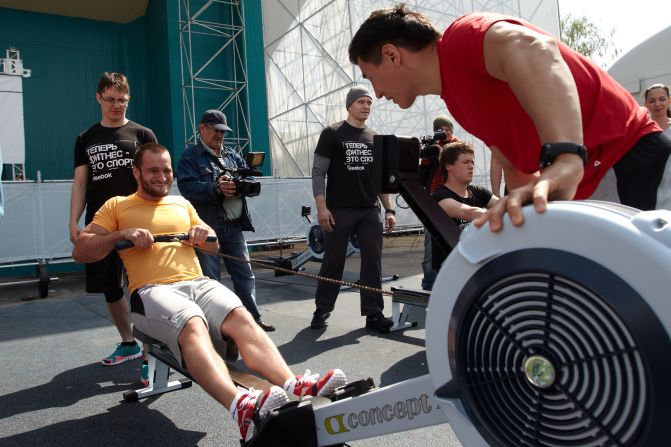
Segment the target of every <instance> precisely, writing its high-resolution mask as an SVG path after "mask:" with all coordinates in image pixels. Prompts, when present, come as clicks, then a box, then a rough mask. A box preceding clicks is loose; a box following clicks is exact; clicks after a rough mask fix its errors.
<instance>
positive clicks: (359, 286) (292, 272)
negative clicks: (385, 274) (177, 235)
mask: <svg viewBox="0 0 671 447" xmlns="http://www.w3.org/2000/svg"><path fill="white" fill-rule="evenodd" d="M179 242H181V243H182V244H183V245H188V246H189V247H193V248H194V249H196V250H200V251H201V252H203V253H208V254H211V255H215V256H220V257H222V258H226V259H231V260H233V261H236V262H246V263H247V264H251V265H255V266H258V267H261V268H265V269H269V270H275V271H278V272H283V273H288V274H290V275H298V276H303V277H304V278H310V279H315V280H317V281H324V282H328V283H331V284H338V285H344V286H348V287H353V288H355V289H360V290H364V291H366V292H373V293H381V294H382V295H389V296H393V295H394V293H393V292H390V291H388V290H383V289H377V288H375V287H370V286H364V285H362V284H357V283H354V282H349V281H342V280H340V281H339V280H337V279H332V278H326V277H324V276H319V275H313V274H311V273H303V272H298V271H296V270H289V269H285V268H284V267H277V266H275V267H270V266H269V265H268V264H264V263H262V262H259V261H254V260H251V259H250V260H247V259H242V258H238V257H236V256H231V255H226V254H224V253H219V252H218V251H212V250H206V249H204V248H201V247H198V246H195V245H192V244H189V243H188V242H186V241H179Z"/></svg>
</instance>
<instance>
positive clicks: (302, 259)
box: [271, 206, 359, 276]
mask: <svg viewBox="0 0 671 447" xmlns="http://www.w3.org/2000/svg"><path fill="white" fill-rule="evenodd" d="M310 212H311V209H310V207H309V206H303V207H301V216H302V217H304V218H305V221H306V222H307V232H306V235H305V242H306V243H307V248H306V249H305V250H303V251H302V252H300V253H296V254H293V255H291V256H289V257H288V258H284V257H282V256H279V257H274V258H271V261H273V262H274V263H275V265H276V266H277V267H281V268H283V269H286V270H293V271H294V272H297V271H299V270H300V269H301V267H303V265H305V263H307V262H309V261H321V260H322V259H324V230H322V227H321V226H320V225H319V224H318V223H312V221H311V220H310ZM358 252H359V243H358V241H357V237H356V234H355V233H352V234H351V235H350V239H349V241H348V243H347V251H346V254H345V257H347V258H349V257H350V256H352V255H353V254H354V253H358ZM290 274H291V273H288V272H284V271H282V270H275V276H284V275H290Z"/></svg>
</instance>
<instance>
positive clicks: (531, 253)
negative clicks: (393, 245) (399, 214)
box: [427, 201, 671, 447]
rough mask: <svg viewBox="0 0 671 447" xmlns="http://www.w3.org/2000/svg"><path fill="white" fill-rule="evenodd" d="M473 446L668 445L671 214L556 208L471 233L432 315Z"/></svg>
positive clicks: (444, 392)
mask: <svg viewBox="0 0 671 447" xmlns="http://www.w3.org/2000/svg"><path fill="white" fill-rule="evenodd" d="M427 357H428V362H429V371H430V374H431V379H432V381H433V384H434V387H435V389H436V395H437V397H438V400H439V401H440V402H441V407H442V408H443V409H444V411H445V412H446V413H447V416H448V418H449V420H450V422H451V424H452V428H453V429H454V431H455V432H456V433H457V435H458V436H459V437H460V439H461V441H462V443H463V444H464V445H466V446H472V445H474V446H475V445H492V446H515V447H517V446H569V445H570V446H611V445H612V446H637V447H638V446H659V445H664V444H665V443H666V439H667V437H668V427H667V426H666V425H668V423H669V421H671V375H670V373H671V212H669V211H649V212H640V211H638V210H634V209H632V208H628V207H624V206H620V205H613V204H607V203H604V202H589V201H585V202H557V203H553V204H551V205H550V206H549V207H548V210H547V211H546V212H545V213H543V214H537V213H536V212H535V211H534V210H533V209H531V208H526V209H525V224H524V225H523V226H522V227H513V226H512V224H511V223H510V221H506V222H505V228H504V230H503V231H502V232H500V233H491V232H490V231H489V229H488V228H487V227H486V226H485V227H484V228H482V229H475V228H468V229H467V230H466V231H464V233H463V234H462V237H461V240H460V243H459V245H458V246H457V247H456V248H455V250H453V252H452V253H451V254H450V256H449V258H448V259H447V260H446V262H445V263H444V265H443V267H442V269H441V271H440V274H439V276H438V278H437V281H436V283H435V285H434V288H433V291H432V293H431V298H430V302H429V307H428V310H427Z"/></svg>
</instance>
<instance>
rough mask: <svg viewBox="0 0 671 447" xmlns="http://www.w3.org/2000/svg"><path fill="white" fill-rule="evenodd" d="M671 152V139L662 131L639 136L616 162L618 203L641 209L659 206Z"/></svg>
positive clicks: (645, 209)
mask: <svg viewBox="0 0 671 447" xmlns="http://www.w3.org/2000/svg"><path fill="white" fill-rule="evenodd" d="M670 154H671V139H669V138H668V137H667V136H666V135H664V134H663V133H662V132H653V133H650V134H647V135H644V136H643V137H641V139H640V140H638V141H637V142H636V144H635V145H634V147H632V148H631V150H630V151H629V152H627V153H626V154H625V155H624V157H622V158H621V159H620V160H619V161H618V162H617V163H615V165H614V166H613V170H614V171H615V175H616V176H617V194H618V196H619V197H620V203H622V204H623V205H628V206H632V207H634V208H638V209H640V210H643V211H649V210H654V209H657V208H658V204H657V197H658V189H659V187H660V183H661V181H662V177H663V176H664V171H665V168H666V165H667V161H668V159H669V155H670Z"/></svg>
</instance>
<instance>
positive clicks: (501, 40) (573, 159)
mask: <svg viewBox="0 0 671 447" xmlns="http://www.w3.org/2000/svg"><path fill="white" fill-rule="evenodd" d="M484 55H485V66H486V68H487V71H488V72H489V74H490V75H492V76H493V77H495V78H497V79H499V80H501V81H503V82H506V83H507V84H508V85H509V86H510V89H511V90H512V92H513V94H514V95H515V97H516V98H517V100H518V101H519V102H520V105H521V106H522V107H523V108H524V110H525V111H526V112H527V113H528V114H529V117H530V118H531V120H532V121H533V122H534V125H535V127H536V130H537V132H538V135H539V137H540V140H541V143H558V142H573V143H576V144H581V143H582V141H583V135H582V116H581V110H580V101H579V97H578V89H577V87H576V84H575V81H574V79H573V76H572V74H571V72H570V70H569V68H568V66H567V65H566V62H564V60H563V59H562V57H561V54H560V52H559V46H558V43H557V42H556V41H555V40H554V39H553V38H551V37H549V36H546V35H543V34H540V33H538V32H536V31H533V30H531V29H529V28H526V27H523V26H520V25H516V24H512V23H507V22H497V23H496V24H494V25H492V26H491V27H490V28H489V30H488V31H487V33H486V34H485V39H484ZM548 104H552V107H548ZM529 156H530V157H534V158H535V159H540V147H539V148H538V149H537V151H536V150H534V151H533V152H532V153H529ZM499 160H500V159H499ZM503 169H504V173H505V176H506V182H507V183H508V185H509V187H508V189H509V195H508V196H507V197H504V198H503V199H502V200H500V201H499V202H497V203H496V204H495V205H494V206H493V207H492V208H491V209H490V210H489V211H488V212H487V213H485V214H484V215H483V216H481V217H480V218H478V219H476V220H475V221H474V225H475V226H477V227H480V226H482V225H484V224H485V222H489V227H490V229H491V230H492V231H500V230H501V228H502V222H503V220H502V219H503V214H505V213H506V212H507V213H508V214H509V215H510V219H511V221H512V223H513V225H516V226H519V225H522V224H523V223H524V217H523V215H522V206H523V205H524V204H526V203H529V202H533V204H534V208H535V210H536V211H537V212H539V213H542V212H544V211H545V209H546V207H547V202H548V200H550V199H552V200H570V199H572V198H573V197H574V196H575V193H576V190H577V188H578V184H579V183H580V180H581V179H582V175H583V165H582V159H581V158H580V156H578V155H576V154H561V155H559V156H558V157H556V158H555V159H554V160H553V163H552V165H551V166H549V167H548V168H546V169H544V170H543V172H542V173H541V174H540V175H539V176H538V177H535V178H534V179H532V180H531V181H529V182H528V183H527V184H525V185H521V186H519V187H516V188H515V186H517V185H519V183H521V182H520V178H519V177H518V178H516V176H515V174H516V173H515V171H517V174H523V173H520V171H519V170H517V169H515V170H512V169H510V168H508V169H506V166H505V165H503ZM509 174H510V175H512V177H509ZM525 175H528V174H525ZM513 188H515V189H513Z"/></svg>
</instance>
